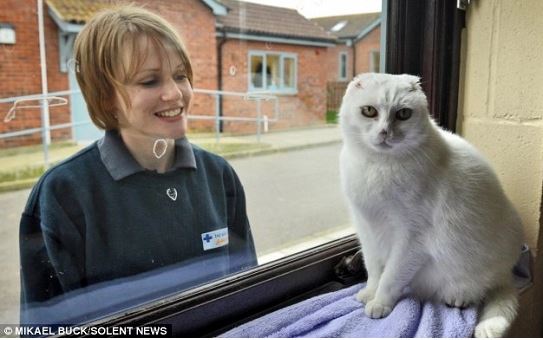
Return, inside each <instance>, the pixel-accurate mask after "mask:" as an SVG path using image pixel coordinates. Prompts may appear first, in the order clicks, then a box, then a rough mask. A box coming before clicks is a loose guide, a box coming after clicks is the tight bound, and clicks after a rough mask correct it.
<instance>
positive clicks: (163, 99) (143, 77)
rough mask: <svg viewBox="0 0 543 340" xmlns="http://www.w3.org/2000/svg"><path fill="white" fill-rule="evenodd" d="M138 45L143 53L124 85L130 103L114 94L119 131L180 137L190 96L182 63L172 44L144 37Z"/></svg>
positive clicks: (148, 135)
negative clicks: (131, 76)
mask: <svg viewBox="0 0 543 340" xmlns="http://www.w3.org/2000/svg"><path fill="white" fill-rule="evenodd" d="M138 48H139V49H140V51H139V52H140V53H141V54H142V55H144V56H146V57H145V59H144V63H143V65H142V66H141V67H140V68H139V69H138V70H136V73H135V76H134V77H133V78H132V80H131V81H130V82H129V83H128V84H127V85H126V86H125V88H124V90H125V91H126V93H127V94H128V98H129V103H130V105H129V106H127V105H125V102H124V101H123V100H122V97H121V95H120V94H119V93H117V94H116V98H117V100H116V102H117V108H118V111H120V112H119V113H118V119H119V126H120V127H119V130H120V132H121V133H122V134H123V135H130V136H132V137H136V138H137V137H150V138H153V139H157V138H171V139H178V138H181V137H184V136H185V133H186V130H187V114H188V110H189V106H190V103H191V99H192V87H191V85H190V83H189V80H188V78H187V75H186V72H185V68H184V63H183V62H182V60H181V58H180V57H179V55H177V53H175V50H174V49H173V48H170V47H168V46H167V45H166V46H165V48H164V49H161V48H157V47H156V46H155V45H154V44H152V43H151V42H150V41H149V40H148V39H146V38H142V39H140V41H139V45H138Z"/></svg>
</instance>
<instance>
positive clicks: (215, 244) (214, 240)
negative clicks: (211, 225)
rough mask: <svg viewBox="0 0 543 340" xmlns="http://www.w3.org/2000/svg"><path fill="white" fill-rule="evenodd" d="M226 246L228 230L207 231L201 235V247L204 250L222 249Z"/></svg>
mask: <svg viewBox="0 0 543 340" xmlns="http://www.w3.org/2000/svg"><path fill="white" fill-rule="evenodd" d="M227 244H228V228H222V229H219V230H213V231H208V232H207V233H203V234H202V245H203V246H204V250H210V249H215V248H219V247H224V246H225V245H227Z"/></svg>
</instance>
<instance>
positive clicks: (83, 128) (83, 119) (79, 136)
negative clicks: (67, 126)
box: [68, 67, 104, 144]
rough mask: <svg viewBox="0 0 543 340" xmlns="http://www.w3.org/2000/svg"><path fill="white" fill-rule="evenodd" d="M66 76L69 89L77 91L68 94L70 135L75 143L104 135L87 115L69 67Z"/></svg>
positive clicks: (73, 74)
mask: <svg viewBox="0 0 543 340" xmlns="http://www.w3.org/2000/svg"><path fill="white" fill-rule="evenodd" d="M68 74H69V76H68V78H69V82H70V90H71V91H77V92H76V93H72V94H71V95H70V110H71V113H72V124H74V126H73V127H72V136H73V138H74V140H75V141H76V142H77V143H81V144H89V143H91V142H93V141H95V140H97V139H99V138H101V137H102V136H103V135H104V131H103V130H99V129H98V128H97V127H96V126H95V125H94V123H93V122H92V121H91V119H90V117H89V113H88V111H87V104H86V103H85V100H84V99H83V95H82V94H81V92H79V85H78V84H77V80H76V79H75V72H74V71H73V69H72V68H71V67H69V68H68Z"/></svg>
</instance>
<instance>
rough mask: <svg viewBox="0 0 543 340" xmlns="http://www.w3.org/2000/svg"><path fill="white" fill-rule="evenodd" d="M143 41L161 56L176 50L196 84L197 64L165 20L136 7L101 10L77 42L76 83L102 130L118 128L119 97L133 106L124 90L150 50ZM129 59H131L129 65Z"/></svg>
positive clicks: (127, 6) (86, 26) (188, 74)
mask: <svg viewBox="0 0 543 340" xmlns="http://www.w3.org/2000/svg"><path fill="white" fill-rule="evenodd" d="M141 37H145V38H147V39H148V40H149V42H151V43H152V44H153V45H154V47H156V48H158V49H159V50H161V51H162V52H164V51H165V49H166V46H168V47H170V48H173V50H174V51H175V52H176V53H177V54H178V55H179V57H180V59H181V61H182V63H183V64H184V67H185V72H186V75H187V78H188V80H189V82H190V84H191V85H192V66H191V63H190V60H189V57H188V55H187V53H186V50H185V47H184V46H183V43H182V41H181V38H180V37H179V35H178V34H177V33H176V31H175V29H174V28H173V27H172V26H171V25H170V24H169V23H168V22H167V21H166V20H165V19H163V18H162V17H160V16H158V15H156V14H154V13H152V12H150V11H148V10H145V9H143V8H140V7H136V6H133V5H123V6H121V7H114V8H111V9H107V10H104V11H101V12H99V13H97V14H96V15H95V16H94V17H93V18H92V19H91V20H90V21H89V22H88V23H87V24H86V25H85V27H83V29H82V30H81V32H80V33H79V34H78V36H77V38H76V39H75V43H74V57H75V63H76V64H75V67H76V78H77V82H78V84H79V87H80V89H81V93H82V94H83V97H84V98H85V101H86V102H87V108H88V110H89V115H90V118H91V119H92V121H93V122H94V124H95V125H96V126H98V127H99V128H102V129H104V130H114V129H118V128H119V123H118V121H117V119H116V110H117V109H118V108H116V105H115V103H116V101H115V100H116V99H115V98H116V93H119V94H120V95H121V97H122V99H123V101H124V102H125V104H126V105H127V107H129V100H128V95H127V93H126V91H125V90H124V86H125V85H126V84H127V83H128V82H129V81H131V79H132V78H133V77H134V76H135V74H136V72H137V70H138V69H139V68H140V67H141V65H143V63H144V61H145V57H146V54H145V52H141V49H139V48H138V46H139V45H138V41H139V39H141ZM127 56H129V57H130V60H129V61H128V63H127V62H126V57H127ZM127 64H128V65H127Z"/></svg>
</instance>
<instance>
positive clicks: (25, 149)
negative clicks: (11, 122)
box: [0, 142, 76, 158]
mask: <svg viewBox="0 0 543 340" xmlns="http://www.w3.org/2000/svg"><path fill="white" fill-rule="evenodd" d="M75 145H76V143H74V142H55V143H51V144H50V145H49V150H56V149H62V148H65V147H69V146H75ZM35 152H39V153H41V152H43V146H42V145H41V144H40V145H31V146H18V147H15V148H8V149H0V158H1V157H9V156H16V155H25V154H29V153H35Z"/></svg>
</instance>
